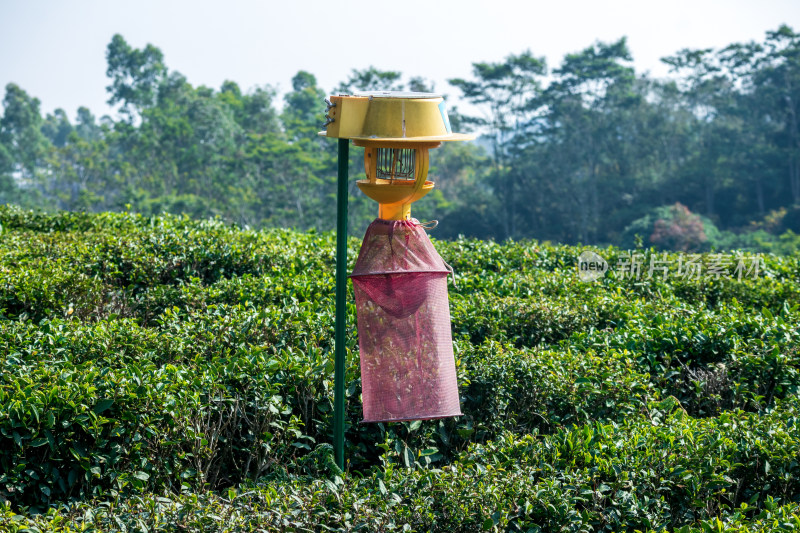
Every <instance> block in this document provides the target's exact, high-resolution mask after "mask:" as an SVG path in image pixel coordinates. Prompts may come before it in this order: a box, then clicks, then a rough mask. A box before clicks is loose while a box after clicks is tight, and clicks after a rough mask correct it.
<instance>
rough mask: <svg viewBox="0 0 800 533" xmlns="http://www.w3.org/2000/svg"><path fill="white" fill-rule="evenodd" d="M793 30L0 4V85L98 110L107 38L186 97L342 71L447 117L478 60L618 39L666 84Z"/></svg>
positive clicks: (400, 10)
mask: <svg viewBox="0 0 800 533" xmlns="http://www.w3.org/2000/svg"><path fill="white" fill-rule="evenodd" d="M783 23H785V24H788V25H789V26H791V27H792V28H793V29H794V30H795V31H797V30H800V1H798V0H758V1H752V0H751V1H746V0H727V1H722V0H673V1H672V2H663V1H660V2H656V1H650V0H561V1H556V0H550V1H546V2H545V1H528V2H523V1H516V2H514V1H509V0H491V1H478V0H460V1H456V0H446V1H444V0H440V1H435V0H427V1H418V0H406V1H390V2H381V1H377V0H372V1H360V2H356V1H351V0H342V1H328V2H323V1H317V0H284V1H280V2H278V1H267V0H262V1H255V0H227V1H226V2H221V1H217V2H212V1H209V0H192V1H187V0H137V1H135V2H133V1H131V2H121V1H113V0H70V1H68V0H60V1H59V0H0V86H1V87H2V88H3V93H4V87H5V85H6V84H7V83H9V82H14V83H17V84H18V85H20V86H21V87H22V88H23V89H25V90H26V91H27V92H28V93H29V94H31V95H32V96H35V97H37V98H39V99H40V100H41V102H42V110H43V112H52V111H53V110H54V109H55V108H58V107H61V108H63V109H65V110H66V111H67V114H68V115H69V117H70V119H71V120H73V121H74V118H75V113H76V110H77V108H78V107H79V106H81V105H85V106H87V107H89V108H90V109H91V110H92V111H93V112H94V113H95V114H97V115H102V114H105V113H109V112H110V108H109V107H108V106H107V105H106V103H105V101H106V100H107V98H108V96H107V95H106V92H105V87H106V85H108V79H107V78H106V76H105V69H106V64H105V49H106V46H107V45H108V43H109V42H110V41H111V37H112V36H113V35H114V34H115V33H120V34H122V36H123V37H125V39H126V40H127V41H128V43H130V44H131V45H132V46H134V47H136V48H141V47H143V46H145V45H146V44H147V43H152V44H153V45H155V46H157V47H159V48H160V49H161V50H162V51H163V53H164V57H165V62H166V64H167V66H168V67H169V69H170V70H177V71H179V72H181V73H182V74H184V75H185V76H186V77H187V78H188V80H189V82H190V83H192V84H193V85H195V86H196V85H207V86H209V87H213V88H216V89H218V88H219V87H220V85H221V84H222V82H223V81H225V80H228V79H229V80H233V81H235V82H237V83H238V84H239V85H240V86H241V87H242V89H243V90H248V89H250V88H253V87H255V86H263V85H267V84H268V85H272V86H275V87H277V88H278V89H279V90H280V91H287V90H289V89H290V88H291V85H290V81H291V78H292V76H293V75H294V74H295V73H296V72H297V71H298V70H307V71H309V72H311V73H312V74H314V75H315V76H317V79H318V81H319V83H320V86H321V87H323V88H324V89H326V90H328V91H332V90H333V88H334V87H335V86H336V85H337V84H338V82H339V81H342V80H344V79H346V78H347V77H348V75H349V73H350V71H351V70H352V69H353V68H358V69H363V68H366V67H368V66H370V65H374V66H375V67H377V68H379V69H382V70H399V71H401V72H403V74H404V75H405V76H406V79H407V78H408V77H411V76H422V77H425V78H428V79H430V80H433V81H434V82H435V84H436V86H435V90H436V91H437V92H444V93H448V94H449V95H450V99H449V101H448V103H449V104H450V105H459V102H458V98H457V96H458V91H457V90H456V89H454V88H452V87H451V86H449V85H448V84H447V82H446V80H447V79H448V78H453V77H469V76H470V74H471V64H472V63H473V62H476V61H501V60H502V59H503V58H504V57H506V56H507V55H509V54H512V53H513V54H518V53H520V52H523V51H524V50H527V49H530V50H531V52H532V53H533V54H534V55H536V56H545V57H546V58H547V61H548V66H549V67H550V68H553V67H555V66H557V65H558V64H559V62H560V61H561V59H562V58H563V56H564V55H565V54H567V53H570V52H576V51H580V50H582V49H584V48H586V47H587V46H589V45H591V44H592V43H594V42H595V41H598V40H600V41H606V42H609V41H615V40H617V39H619V38H620V37H623V36H626V37H627V38H628V45H629V47H630V49H631V52H632V54H633V59H634V63H633V64H634V67H636V70H637V72H638V73H642V72H645V71H649V72H650V73H651V74H654V75H656V76H664V75H666V73H667V69H666V68H665V66H663V65H662V64H661V63H660V62H659V58H661V57H663V56H666V55H671V54H673V53H674V52H676V51H677V50H679V49H681V48H719V47H723V46H725V45H727V44H730V43H732V42H743V41H749V40H763V38H764V34H765V32H766V31H767V30H774V29H777V28H778V26H780V25H781V24H783Z"/></svg>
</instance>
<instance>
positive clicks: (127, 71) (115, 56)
mask: <svg viewBox="0 0 800 533" xmlns="http://www.w3.org/2000/svg"><path fill="white" fill-rule="evenodd" d="M106 62H107V63H108V68H107V69H106V76H108V77H109V78H111V85H109V86H108V87H106V90H107V91H108V93H109V94H110V97H109V99H108V103H109V104H110V105H115V104H119V103H121V104H122V111H123V113H125V114H127V115H128V117H129V118H130V119H131V120H133V117H134V116H135V115H136V114H137V113H140V112H141V110H142V109H144V108H147V107H149V106H152V105H154V104H155V103H156V95H157V94H158V89H159V85H160V84H161V82H162V81H163V80H164V77H165V76H166V74H167V67H166V66H165V65H164V55H163V54H162V53H161V50H159V49H158V48H156V47H155V46H153V45H151V44H148V45H147V46H145V47H144V48H143V49H141V50H139V49H136V48H132V47H131V46H130V45H129V44H128V43H127V41H125V39H124V38H123V37H122V36H121V35H120V34H116V35H114V37H112V39H111V43H109V45H108V48H107V49H106Z"/></svg>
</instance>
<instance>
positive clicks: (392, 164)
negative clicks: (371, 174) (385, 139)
mask: <svg viewBox="0 0 800 533" xmlns="http://www.w3.org/2000/svg"><path fill="white" fill-rule="evenodd" d="M415 161H416V150H415V149H413V148H378V150H377V166H376V168H375V170H376V177H377V178H380V179H388V180H390V181H394V180H413V179H414V176H415V174H414V172H415V170H416V168H415V166H416V165H415Z"/></svg>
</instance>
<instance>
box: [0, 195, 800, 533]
mask: <svg viewBox="0 0 800 533" xmlns="http://www.w3.org/2000/svg"><path fill="white" fill-rule="evenodd" d="M0 224H2V226H3V228H4V232H3V235H2V237H3V240H2V244H0V248H2V254H0V273H2V275H3V277H2V280H1V281H0V369H2V371H1V373H0V530H3V531H6V530H8V531H25V530H28V531H73V530H74V531H83V530H100V531H107V530H123V531H153V530H163V531H176V530H180V531H192V530H193V531H209V530H219V531H263V530H320V529H326V530H333V531H349V530H357V529H362V530H366V531H392V530H397V531H402V530H405V531H407V530H412V531H477V530H496V531H501V530H502V531H555V530H563V531H636V530H640V531H648V530H653V531H662V530H667V529H670V530H672V529H674V530H676V531H687V532H688V531H740V530H748V528H749V529H752V530H756V531H773V530H781V528H783V529H784V530H787V531H788V530H791V529H792V528H793V527H794V528H797V527H800V525H798V524H800V520H798V513H799V512H800V507H799V506H800V487H799V486H798V483H797V479H800V477H798V476H800V472H798V468H799V467H798V457H800V434H799V433H798V424H797V421H798V412H800V403H798V399H797V393H798V387H799V386H800V375H799V374H798V364H799V362H798V359H799V358H800V349H799V348H798V346H800V329H799V328H798V323H799V322H800V268H799V267H800V256H798V255H797V254H795V255H792V256H773V255H763V256H761V262H760V265H759V275H758V277H755V278H753V277H743V278H742V279H737V278H735V277H734V278H726V277H722V278H719V279H717V278H714V277H706V276H699V277H696V278H686V277H675V276H671V277H668V278H664V277H662V276H659V275H656V276H648V275H646V274H647V273H646V271H645V275H643V276H639V277H638V279H637V278H636V277H635V276H626V275H624V272H622V271H621V269H620V268H614V267H615V266H616V265H618V264H622V263H621V261H624V260H625V258H626V257H630V254H629V252H626V251H622V250H617V249H613V248H607V249H595V250H594V251H595V252H597V253H599V254H600V255H602V256H603V257H604V258H605V259H606V260H607V261H608V262H609V264H610V265H611V266H612V271H611V272H609V273H607V274H606V276H605V277H603V278H602V279H600V280H598V281H595V282H583V281H580V280H579V279H578V276H577V275H576V263H577V256H578V255H579V254H580V252H581V251H582V250H580V249H577V248H574V247H568V246H553V245H547V244H540V243H535V242H509V243H504V244H499V243H494V242H483V241H476V240H468V239H459V240H456V241H451V242H444V241H441V242H437V243H436V246H437V248H438V249H439V251H440V253H441V254H442V256H443V257H444V258H445V259H446V260H447V261H448V262H449V263H450V264H452V265H453V266H454V268H455V270H456V274H457V275H456V280H455V281H456V283H455V285H452V284H451V287H450V305H451V315H452V323H453V335H454V347H455V352H456V359H457V367H458V376H459V390H460V392H461V396H462V411H463V413H464V416H462V417H459V418H455V419H446V420H439V421H427V422H413V423H396V424H369V425H362V424H360V423H359V421H360V419H361V411H360V401H359V397H360V369H359V366H358V358H357V349H358V348H357V335H356V328H355V326H356V324H355V308H354V306H353V303H352V301H353V300H352V292H351V293H350V297H349V300H348V302H349V303H348V309H347V312H348V332H347V347H348V352H349V356H348V365H347V369H346V382H347V384H348V387H347V405H348V407H347V419H346V439H347V450H346V454H347V458H348V465H347V468H346V469H345V471H344V472H342V471H339V470H338V468H336V466H335V465H334V464H333V461H332V456H331V448H330V444H329V443H330V442H331V434H330V431H331V429H330V428H331V426H332V418H333V413H332V389H333V379H332V378H333V363H332V361H333V354H332V351H333V339H332V333H333V332H332V324H333V292H334V279H333V269H334V265H335V257H334V253H333V246H334V238H333V237H334V236H333V235H330V234H315V233H305V234H301V233H294V232H291V231H285V230H268V231H260V232H256V231H251V230H247V229H239V228H235V227H232V226H228V225H225V224H223V223H222V222H220V221H217V220H209V221H203V222H196V221H191V220H189V219H187V218H185V217H175V216H161V217H142V216H139V215H136V214H129V213H122V214H109V213H103V214H98V215H88V214H83V213H51V214H47V213H38V212H28V211H22V210H20V209H18V208H15V207H9V206H2V207H0ZM358 246H359V241H358V239H357V238H351V239H350V241H349V260H350V264H351V266H352V262H353V261H354V259H355V256H356V254H357V250H358ZM635 253H637V254H641V255H642V257H643V258H644V259H643V260H644V263H645V264H647V262H648V261H650V259H649V258H653V257H656V256H657V257H658V258H659V260H664V259H665V258H666V259H668V260H673V261H678V260H679V259H681V260H682V256H679V255H676V254H672V255H670V254H667V255H664V254H663V253H660V252H659V253H656V252H655V251H653V250H637V251H635ZM742 257H744V258H747V259H748V260H751V259H752V258H753V256H750V255H745V256H742Z"/></svg>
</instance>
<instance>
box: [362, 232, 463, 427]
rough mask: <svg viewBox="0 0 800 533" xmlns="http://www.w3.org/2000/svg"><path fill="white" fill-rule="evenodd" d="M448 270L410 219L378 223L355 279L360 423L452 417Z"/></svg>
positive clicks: (454, 389) (454, 391) (455, 405)
mask: <svg viewBox="0 0 800 533" xmlns="http://www.w3.org/2000/svg"><path fill="white" fill-rule="evenodd" d="M449 272H450V271H449V268H448V266H447V265H446V264H445V262H444V261H443V260H442V258H441V257H440V256H439V254H438V253H437V252H436V250H435V249H434V248H433V244H431V241H430V239H429V238H428V235H427V233H426V232H425V228H423V227H422V226H421V225H420V224H419V223H418V222H417V221H416V220H382V219H377V220H375V221H374V222H372V224H370V226H369V228H367V234H366V235H365V236H364V242H363V243H362V244H361V251H360V252H359V254H358V260H357V261H356V265H355V269H354V270H353V274H352V275H351V276H350V277H351V278H352V280H353V287H354V291H355V298H356V313H357V316H358V345H359V351H360V354H361V385H362V400H363V404H364V420H363V422H390V421H401V420H426V419H432V418H443V417H448V416H458V415H460V414H461V409H460V406H459V401H458V384H457V381H456V368H455V361H454V359H453V340H452V336H451V334H450V308H449V305H448V300H447V275H448V274H449Z"/></svg>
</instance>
